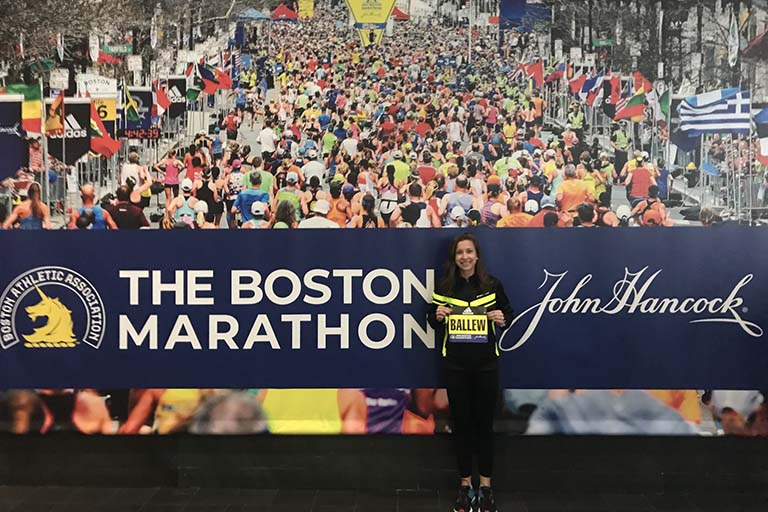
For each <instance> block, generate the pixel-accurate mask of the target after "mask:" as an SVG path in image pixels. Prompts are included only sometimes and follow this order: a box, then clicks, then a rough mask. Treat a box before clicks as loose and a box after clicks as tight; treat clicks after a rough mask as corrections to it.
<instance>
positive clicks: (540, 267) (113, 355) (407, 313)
mask: <svg viewBox="0 0 768 512" xmlns="http://www.w3.org/2000/svg"><path fill="white" fill-rule="evenodd" d="M331 231H332V232H330V233H329V232H328V230H316V231H315V230H306V231H301V232H298V231H264V232H260V233H258V237H256V238H254V237H243V236H241V235H243V233H240V232H229V231H226V230H222V231H212V232H178V231H171V232H167V231H150V232H120V233H97V232H92V231H91V232H51V233H44V234H41V233H26V232H3V233H0V241H1V242H2V243H3V244H7V245H8V246H11V247H25V251H23V253H22V252H19V251H11V252H6V253H4V254H2V255H0V290H2V294H0V341H1V342H2V348H3V349H4V350H2V351H0V386H2V387H5V388H46V387H53V388H62V387H76V388H82V387H95V388H128V387H192V388H209V387H210V388H215V387H233V388H254V387H256V388H258V387H293V388H295V387H351V388H367V387H405V388H412V387H434V386H438V385H440V384H441V383H442V376H441V364H440V354H439V352H440V351H439V347H440V346H441V344H442V340H443V332H442V328H441V329H438V330H437V331H436V330H434V329H433V328H432V326H430V325H429V323H428V322H427V312H428V310H429V307H430V306H429V302H430V297H431V293H432V291H433V290H434V287H435V283H436V282H437V280H438V279H439V278H440V276H441V274H442V263H443V261H444V258H445V253H446V251H447V248H448V245H449V243H450V239H451V237H452V236H454V235H455V234H456V233H457V230H386V231H378V232H371V231H367V230H359V231H357V230H338V231H335V230H331ZM476 234H477V235H478V237H479V239H480V243H481V249H482V253H481V259H482V261H484V263H485V265H486V267H487V268H488V269H489V271H490V272H491V273H492V274H493V275H495V276H497V277H498V278H499V279H500V280H501V282H502V283H503V284H504V286H505V289H506V292H507V295H508V296H509V298H510V301H511V303H512V306H513V307H514V309H515V315H514V319H513V321H512V322H511V325H510V326H509V329H507V330H506V331H504V333H503V335H501V336H500V340H499V342H498V343H499V352H500V367H501V375H502V382H503V385H504V386H505V387H507V388H597V389H611V388H661V389H675V388H678V389H729V388H731V389H764V388H766V387H768V372H766V371H765V368H766V367H768V345H767V344H766V340H765V335H764V329H765V326H766V325H768V307H767V306H768V295H766V294H765V293H764V292H763V290H764V288H765V286H766V284H768V282H767V281H768V275H766V274H765V273H764V272H762V269H761V266H760V265H759V264H757V263H756V262H755V261H754V259H753V258H752V257H751V256H750V255H752V254H762V253H764V251H765V250H766V249H768V234H766V233H764V232H763V231H760V230H752V229H739V228H722V229H712V230H706V229H686V228H679V229H648V230H646V229H616V230H554V231H553V230H544V229H541V230H536V229H530V230H527V229H526V230H501V229H500V230H494V229H482V230H477V233H476ZM43 235H45V236H43ZM115 237H117V238H115ZM203 238H204V240H203ZM144 246H150V247H153V248H155V249H156V250H154V251H152V252H151V253H142V252H141V251H135V252H132V251H126V250H125V249H124V248H125V247H144ZM51 247H56V248H57V250H56V251H55V252H53V251H51V250H50V248H51ZM96 247H98V248H99V249H98V251H92V250H90V249H89V248H96ZM222 247H231V248H235V247H237V250H233V251H221V248H222ZM307 247H323V248H326V249H325V250H324V251H313V252H312V253H311V254H308V253H307V251H306V248H307ZM711 247H717V248H718V251H712V250H711ZM177 254H184V255H185V256H184V258H183V259H179V258H178V257H176V256H174V255H177ZM105 261H108V262H110V264H109V265H105V264H103V262H105ZM472 313H473V314H472V315H469V316H468V317H467V318H464V319H461V320H462V321H463V320H469V321H470V323H461V324H460V325H459V324H458V323H457V324H456V325H454V326H453V328H454V334H456V335H459V336H465V337H467V336H469V338H471V339H470V342H478V343H480V342H487V341H485V340H484V339H483V337H482V336H478V334H479V331H478V330H477V328H476V327H477V325H479V322H480V320H482V319H483V317H482V315H481V313H478V312H475V311H473V312H472ZM472 321H474V322H475V323H471V322H472Z"/></svg>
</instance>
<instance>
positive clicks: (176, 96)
mask: <svg viewBox="0 0 768 512" xmlns="http://www.w3.org/2000/svg"><path fill="white" fill-rule="evenodd" d="M168 100H169V101H170V102H171V103H186V102H187V98H185V97H184V96H183V95H182V94H181V92H180V91H179V88H178V87H176V86H175V85H174V86H173V87H171V90H169V91H168Z"/></svg>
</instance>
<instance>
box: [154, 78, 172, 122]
mask: <svg viewBox="0 0 768 512" xmlns="http://www.w3.org/2000/svg"><path fill="white" fill-rule="evenodd" d="M165 87H166V86H165V85H164V84H162V83H161V82H160V80H155V83H154V87H153V89H154V93H155V103H154V105H153V106H154V107H155V112H154V114H155V117H160V116H162V115H163V114H164V113H165V111H166V110H168V107H170V106H171V100H170V99H168V94H167V93H166V92H165Z"/></svg>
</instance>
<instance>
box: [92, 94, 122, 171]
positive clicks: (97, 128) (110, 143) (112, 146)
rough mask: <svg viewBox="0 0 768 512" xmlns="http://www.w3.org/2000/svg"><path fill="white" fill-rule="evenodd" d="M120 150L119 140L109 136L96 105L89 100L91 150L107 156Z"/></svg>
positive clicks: (109, 156)
mask: <svg viewBox="0 0 768 512" xmlns="http://www.w3.org/2000/svg"><path fill="white" fill-rule="evenodd" d="M119 150H120V141H119V140H115V139H113V138H112V137H110V136H109V132H108V131H107V129H106V128H104V123H103V122H102V120H101V117H100V116H99V113H98V111H97V110H96V106H95V105H94V104H93V102H91V151H93V152H94V153H98V154H100V155H102V156H105V157H107V158H111V157H112V155H114V154H115V153H117V152H118V151H119Z"/></svg>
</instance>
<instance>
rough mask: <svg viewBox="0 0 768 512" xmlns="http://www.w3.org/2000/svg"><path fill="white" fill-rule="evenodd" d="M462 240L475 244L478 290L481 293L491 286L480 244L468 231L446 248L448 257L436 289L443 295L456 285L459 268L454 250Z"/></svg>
mask: <svg viewBox="0 0 768 512" xmlns="http://www.w3.org/2000/svg"><path fill="white" fill-rule="evenodd" d="M464 241H470V242H472V244H473V245H474V246H475V253H477V264H476V266H475V276H477V280H478V283H479V291H480V292H481V293H484V292H489V291H491V288H492V287H493V283H492V282H491V276H489V275H488V273H487V272H486V271H485V267H484V266H483V260H482V259H481V258H480V244H479V243H478V241H477V238H475V236H474V235H472V234H470V233H462V234H461V235H458V236H457V237H456V238H454V239H453V242H451V247H450V249H449V250H448V258H447V259H446V260H445V268H444V273H443V278H442V279H441V280H440V282H439V283H438V284H437V289H438V290H439V291H440V292H441V293H442V294H444V295H448V296H451V295H452V294H453V291H454V289H455V287H456V280H457V278H458V275H459V269H458V267H456V250H457V249H458V247H459V243H461V242H464Z"/></svg>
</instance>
